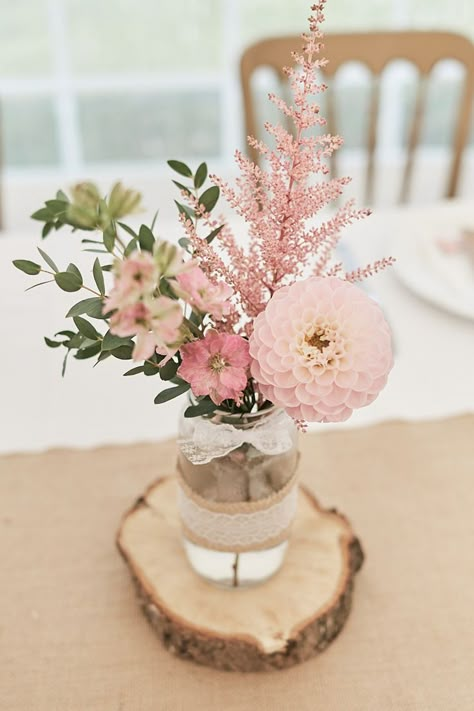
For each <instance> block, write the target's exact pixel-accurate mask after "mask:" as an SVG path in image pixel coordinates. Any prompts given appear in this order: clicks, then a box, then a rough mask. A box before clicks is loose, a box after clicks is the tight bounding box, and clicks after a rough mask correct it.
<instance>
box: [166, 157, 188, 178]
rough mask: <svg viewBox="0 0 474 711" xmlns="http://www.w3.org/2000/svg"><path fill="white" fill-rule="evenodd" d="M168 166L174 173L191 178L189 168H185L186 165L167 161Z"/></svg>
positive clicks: (175, 161)
mask: <svg viewBox="0 0 474 711" xmlns="http://www.w3.org/2000/svg"><path fill="white" fill-rule="evenodd" d="M168 165H169V167H170V168H171V169H172V170H174V171H176V173H179V174H180V175H184V177H185V178H192V177H193V172H192V170H191V168H190V167H189V166H187V165H186V163H182V162H181V161H180V160H169V161H168Z"/></svg>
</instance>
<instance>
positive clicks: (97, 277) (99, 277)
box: [92, 259, 105, 296]
mask: <svg viewBox="0 0 474 711" xmlns="http://www.w3.org/2000/svg"><path fill="white" fill-rule="evenodd" d="M92 274H93V275H94V281H95V283H96V284H97V288H98V290H99V291H100V293H101V294H102V296H103V295H104V294H105V282H104V275H103V273H102V267H101V266H100V262H99V260H98V259H95V261H94V266H93V267H92Z"/></svg>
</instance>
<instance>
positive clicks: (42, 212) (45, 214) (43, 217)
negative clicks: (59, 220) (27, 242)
mask: <svg viewBox="0 0 474 711" xmlns="http://www.w3.org/2000/svg"><path fill="white" fill-rule="evenodd" d="M54 218H55V214H54V212H53V211H52V210H49V209H48V208H47V207H41V208H40V209H39V210H36V212H34V213H33V214H32V215H31V219H32V220H39V221H40V222H51V221H52V220H54Z"/></svg>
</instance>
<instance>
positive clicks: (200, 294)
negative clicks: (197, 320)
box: [175, 267, 234, 320]
mask: <svg viewBox="0 0 474 711" xmlns="http://www.w3.org/2000/svg"><path fill="white" fill-rule="evenodd" d="M176 281H177V283H178V286H177V287H175V291H176V294H177V295H178V296H180V297H181V298H182V299H184V300H185V301H187V303H188V304H190V305H191V306H192V307H193V308H195V309H197V310H198V311H201V313H208V314H210V315H211V316H213V317H214V318H215V319H218V320H219V319H221V318H222V317H223V316H226V315H227V314H228V313H229V311H230V308H231V305H230V303H229V299H230V297H231V296H232V294H233V293H234V292H233V290H232V289H231V287H230V286H228V285H227V284H225V283H224V282H220V283H219V284H213V283H212V282H211V281H209V279H208V278H207V276H206V275H205V274H204V272H203V271H202V269H201V268H200V267H193V268H192V269H190V270H189V271H186V272H184V273H183V274H178V276H177V277H176Z"/></svg>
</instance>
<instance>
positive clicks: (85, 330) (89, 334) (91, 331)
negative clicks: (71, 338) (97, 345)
mask: <svg viewBox="0 0 474 711" xmlns="http://www.w3.org/2000/svg"><path fill="white" fill-rule="evenodd" d="M73 321H74V323H75V324H76V326H77V329H78V331H79V332H80V333H82V335H83V336H85V337H86V338H90V339H91V340H92V341H97V340H99V338H100V337H101V336H100V333H98V331H96V330H95V328H94V326H93V325H92V324H91V323H89V321H87V320H86V319H85V318H82V316H74V318H73Z"/></svg>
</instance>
